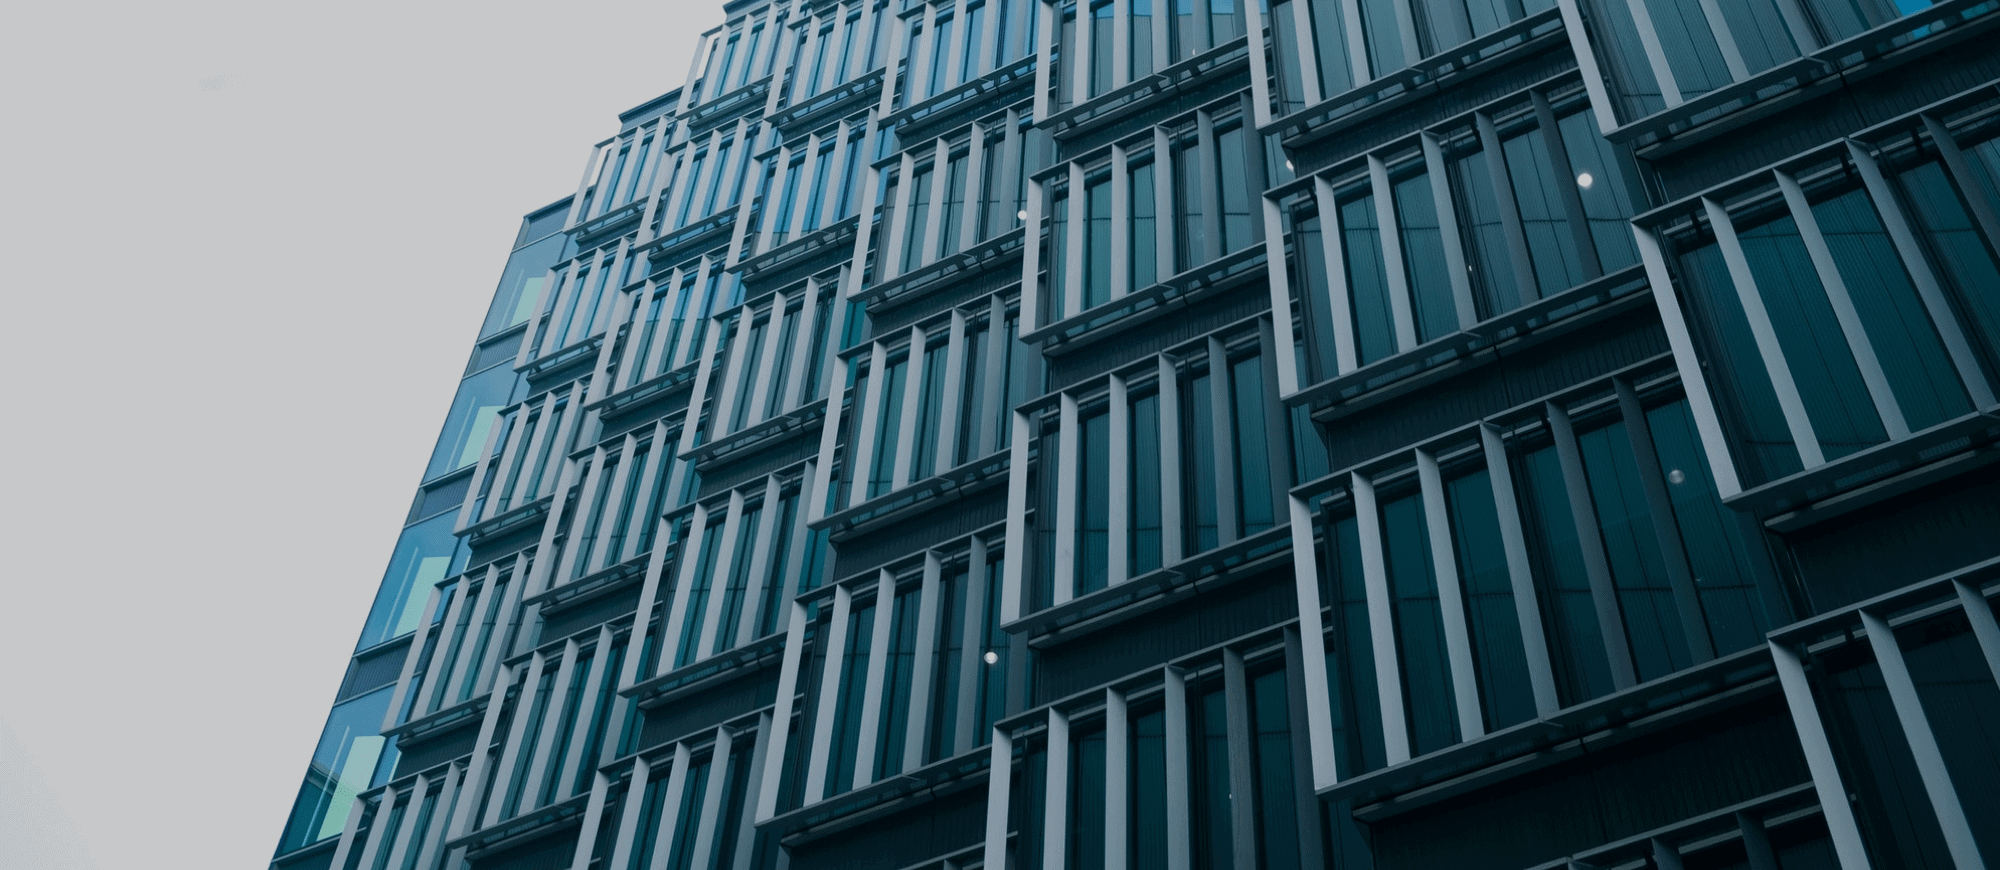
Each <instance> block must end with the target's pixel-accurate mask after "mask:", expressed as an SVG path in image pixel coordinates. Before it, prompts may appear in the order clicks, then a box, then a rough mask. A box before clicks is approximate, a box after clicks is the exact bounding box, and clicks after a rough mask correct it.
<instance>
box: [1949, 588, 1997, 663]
mask: <svg viewBox="0 0 2000 870" xmlns="http://www.w3.org/2000/svg"><path fill="white" fill-rule="evenodd" d="M1951 585H1952V589H1953V590H1954V591H1956V592H1957V593H1958V601H1959V603H1960V604H1962V605H1964V606H1965V618H1966V620H1967V621H1968V622H1970V623H1971V624H1972V636H1973V637H1974V638H1975V639H1977V640H1978V641H1979V651H1980V652H1981V653H1982V654H1984V655H1985V657H1986V667H1987V669H1988V670H1990V671H1992V672H1993V679H1994V680H1995V681H2000V620H1995V619H1994V617H1993V606H1992V605H1991V604H1988V603H1987V601H1986V596H1985V595H1982V594H1980V592H1979V590H1978V589H1977V588H1975V587H1973V586H1972V585H1971V584H1969V583H1967V582H1965V581H1964V580H1953V581H1951Z"/></svg>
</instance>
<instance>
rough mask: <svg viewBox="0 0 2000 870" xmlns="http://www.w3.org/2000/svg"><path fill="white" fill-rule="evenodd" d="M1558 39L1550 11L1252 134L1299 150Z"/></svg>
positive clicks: (1558, 26) (1559, 28) (1557, 23)
mask: <svg viewBox="0 0 2000 870" xmlns="http://www.w3.org/2000/svg"><path fill="white" fill-rule="evenodd" d="M1564 39H1565V36H1564V31H1563V25H1562V14H1561V11H1560V10H1558V9H1556V8H1554V7H1551V8H1548V9H1544V10H1542V11H1541V12H1537V13H1535V14H1533V15H1530V16H1527V17H1526V18H1523V19H1521V20H1519V21H1516V22H1514V23H1512V24H1509V25H1507V26H1506V27H1502V28H1500V29H1499V30H1495V31H1493V32H1492V33H1489V34H1486V35H1485V36H1482V37H1479V38H1478V39H1474V40H1472V41H1471V42H1466V43H1462V44H1460V45H1457V46H1455V47H1453V48H1451V49H1448V50H1446V51H1443V52H1440V53H1438V54H1434V55H1432V56H1430V57H1427V58H1424V59H1423V60H1421V61H1418V62H1417V63H1416V64H1415V65H1414V66H1408V67H1404V68H1403V69H1400V70H1397V71H1395V72H1391V73H1389V74H1387V75H1384V76H1381V77H1379V78H1376V79H1372V80H1370V81H1369V82H1367V83H1366V84H1363V85H1361V86H1360V87H1356V88H1353V89H1350V90H1347V91H1345V92H1342V93H1339V94H1334V95H1333V96H1330V97H1327V98H1325V99H1322V100H1320V101H1319V102H1317V103H1314V104H1313V105H1310V106H1307V107H1305V108H1303V109H1299V110H1298V111H1295V112H1292V113H1291V114H1288V115H1285V116H1283V117H1280V118H1276V119H1273V120H1272V121H1271V123H1269V124H1265V125H1264V126H1263V127H1261V128H1260V129H1259V131H1258V132H1261V133H1265V134H1267V135H1268V134H1271V133H1277V134H1279V136H1280V137H1281V138H1282V140H1283V142H1284V145H1285V147H1286V148H1300V147H1303V146H1306V145H1309V144H1311V143H1313V142H1316V141H1319V140H1321V139H1325V138H1327V137H1328V136H1332V135H1334V134H1336V133H1339V132H1341V131H1343V130H1345V129H1347V128H1348V127H1350V126H1352V125H1354V124H1357V123H1359V122H1361V121H1362V120H1364V119H1367V118H1371V117H1374V116H1377V115H1381V114H1383V113H1385V112H1389V111H1393V110H1395V109H1398V108H1401V107H1403V106H1405V105H1408V104H1410V103H1414V102H1416V101H1417V100H1419V99H1421V98H1424V97H1430V96H1436V95H1437V93H1438V92H1439V91H1441V90H1443V89H1445V88H1446V87H1449V86H1450V85H1452V84H1453V83H1454V82H1456V81H1457V80H1458V79H1460V78H1463V77H1465V76H1468V75H1471V74H1474V73H1477V72H1481V71H1484V70H1486V69H1490V68H1492V67H1496V66H1501V65H1503V64H1507V63H1511V62H1513V61H1514V60H1516V59H1518V58H1521V57H1524V56H1531V55H1535V54H1539V53H1540V52H1541V51H1542V50H1544V49H1546V48H1548V47H1549V46H1550V45H1552V44H1554V43H1557V42H1561V41H1564ZM1299 174H1300V175H1305V174H1306V173H1305V172H1303V171H1302V172H1300V173H1299Z"/></svg>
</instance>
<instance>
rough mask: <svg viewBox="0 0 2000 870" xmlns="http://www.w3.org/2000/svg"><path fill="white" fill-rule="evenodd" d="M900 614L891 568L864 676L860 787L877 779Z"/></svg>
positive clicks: (883, 577) (881, 590) (878, 594)
mask: <svg viewBox="0 0 2000 870" xmlns="http://www.w3.org/2000/svg"><path fill="white" fill-rule="evenodd" d="M895 616H896V577H895V575H893V574H890V573H889V570H888V569H887V568H884V569H882V570H881V571H879V572H877V574H876V579H875V620H874V624H873V625H871V626H869V628H871V629H872V634H871V635H870V637H869V638H868V671H867V673H866V674H865V675H864V676H863V677H862V680H863V682H862V691H861V727H860V729H859V733H858V734H857V735H856V739H855V747H854V782H853V784H852V785H851V787H852V788H860V787H862V786H865V785H867V784H869V783H871V782H874V781H875V752H876V750H877V749H878V748H880V747H879V746H878V744H879V743H881V735H882V713H883V710H882V693H883V690H884V688H885V686H884V683H886V682H887V678H888V673H889V644H890V642H891V641H892V640H893V629H894V628H895V621H896V620H895Z"/></svg>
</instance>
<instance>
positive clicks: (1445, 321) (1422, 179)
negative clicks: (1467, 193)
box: [1392, 172, 1458, 341]
mask: <svg viewBox="0 0 2000 870" xmlns="http://www.w3.org/2000/svg"><path fill="white" fill-rule="evenodd" d="M1392 190H1393V192H1394V198H1395V200H1396V222H1397V223H1398V224H1399V226H1398V227H1397V229H1398V230H1399V232H1398V233H1397V236H1398V238H1400V239H1401V241H1402V244H1403V266H1404V271H1405V272H1406V273H1407V276H1408V279H1409V284H1410V295H1411V296H1412V297H1413V298H1412V300H1411V301H1412V306H1411V307H1412V308H1413V309H1414V311H1415V313H1416V316H1417V339H1418V340H1419V341H1430V340H1431V339H1434V338H1439V337H1442V336H1446V335H1450V334H1452V333H1454V332H1457V331H1458V302H1457V299H1456V296H1455V294H1454V293H1453V291H1452V288H1451V271H1450V270H1449V269H1448V268H1446V267H1445V257H1444V230H1443V228H1442V227H1441V226H1440V225H1439V223H1438V214H1437V198H1436V197H1435V196H1433V195H1432V193H1431V177H1430V175H1429V174H1428V173H1425V172H1418V173H1416V174H1414V175H1411V176H1409V177H1407V178H1404V179H1402V180H1400V181H1397V182H1396V183H1395V187H1394V188H1392Z"/></svg>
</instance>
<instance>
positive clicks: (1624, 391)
mask: <svg viewBox="0 0 2000 870" xmlns="http://www.w3.org/2000/svg"><path fill="white" fill-rule="evenodd" d="M1611 383H1612V387H1613V388H1614V389H1616V390H1617V392H1618V409H1619V414H1620V416H1622V417H1623V418H1624V421H1625V435H1626V438H1627V440H1628V441H1629V442H1630V443H1631V446H1632V456H1633V458H1634V459H1636V460H1637V462H1638V466H1639V484H1640V488H1641V489H1643V490H1645V493H1646V512H1647V513H1648V514H1650V515H1651V516H1652V520H1653V536H1654V538H1656V539H1657V540H1658V541H1659V544H1660V556H1661V559H1662V561H1664V562H1665V563H1666V569H1667V582H1668V584H1669V585H1671V586H1672V587H1673V590H1674V605H1675V609H1676V610H1677V611H1678V612H1679V615H1680V620H1681V631H1682V632H1683V633H1684V634H1685V635H1686V637H1687V644H1688V650H1689V651H1691V652H1693V653H1694V660H1695V661H1696V662H1705V661H1708V660H1709V659H1712V658H1715V644H1714V643H1713V642H1712V641H1711V640H1710V638H1709V636H1708V629H1707V620H1706V619H1705V618H1704V617H1703V615H1702V609H1701V593H1700V592H1699V591H1697V589H1696V587H1695V577H1694V568H1693V567H1692V565H1691V564H1690V563H1689V561H1688V555H1687V549H1686V547H1685V545H1684V542H1683V541H1682V540H1681V536H1680V529H1679V527H1678V526H1677V525H1676V524H1675V522H1674V501H1673V496H1672V495H1671V494H1670V493H1669V491H1668V489H1667V479H1666V477H1665V475H1663V474H1661V473H1660V458H1659V453H1658V452H1657V450H1656V449H1655V448H1654V445H1653V437H1652V435H1651V434H1650V428H1649V427H1648V425H1647V422H1646V409H1645V407H1644V406H1643V405H1641V404H1640V403H1639V393H1638V391H1637V390H1635V389H1633V387H1632V384H1631V382H1630V381H1627V380H1625V379H1623V378H1617V379H1614V380H1613V381H1612V382H1611Z"/></svg>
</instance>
